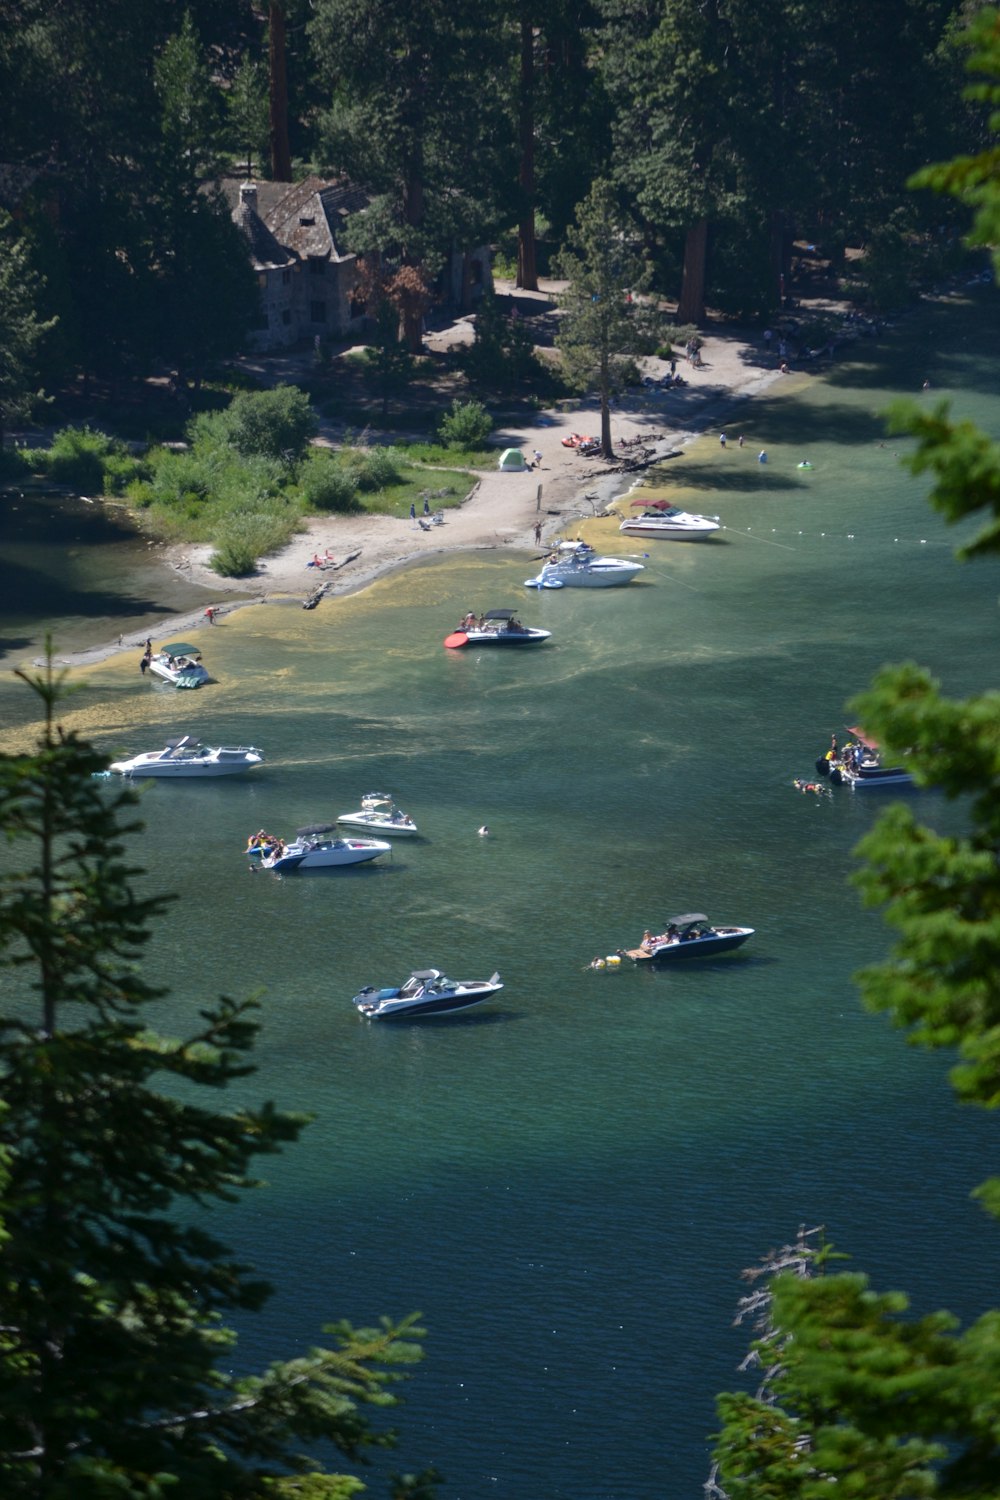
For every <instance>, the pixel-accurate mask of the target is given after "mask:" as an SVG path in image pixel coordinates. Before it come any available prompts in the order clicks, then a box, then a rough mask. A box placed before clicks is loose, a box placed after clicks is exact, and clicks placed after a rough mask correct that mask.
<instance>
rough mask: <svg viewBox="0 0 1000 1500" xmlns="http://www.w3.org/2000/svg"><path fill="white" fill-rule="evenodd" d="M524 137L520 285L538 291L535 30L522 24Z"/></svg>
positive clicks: (520, 121)
mask: <svg viewBox="0 0 1000 1500" xmlns="http://www.w3.org/2000/svg"><path fill="white" fill-rule="evenodd" d="M518 126H519V130H520V137H521V170H520V176H519V182H520V187H521V192H522V194H523V196H524V205H525V207H524V218H523V219H522V220H521V222H520V224H518V226H517V282H516V285H517V286H519V287H521V288H523V290H524V291H526V292H537V291H538V261H537V256H536V254H535V28H534V27H533V26H532V25H531V22H530V21H529V20H527V18H522V21H521V87H520V94H519V100H518Z"/></svg>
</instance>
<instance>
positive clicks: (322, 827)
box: [248, 823, 392, 875]
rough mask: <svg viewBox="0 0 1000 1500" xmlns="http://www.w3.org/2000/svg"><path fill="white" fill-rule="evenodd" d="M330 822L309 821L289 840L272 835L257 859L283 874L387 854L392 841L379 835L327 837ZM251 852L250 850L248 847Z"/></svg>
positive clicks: (361, 861)
mask: <svg viewBox="0 0 1000 1500" xmlns="http://www.w3.org/2000/svg"><path fill="white" fill-rule="evenodd" d="M335 832H336V830H335V828H334V825H333V824H332V823H311V824H310V825H309V827H308V828H299V829H298V830H297V831H296V834H295V837H294V839H292V840H291V842H290V843H287V844H286V843H284V842H283V841H282V840H281V839H276V840H274V841H273V843H271V844H268V845H265V846H263V847H262V848H261V852H260V854H259V855H257V859H258V861H259V864H260V868H261V869H262V870H277V872H278V873H279V875H287V874H289V873H290V872H291V871H292V870H327V869H333V868H334V867H336V866H338V865H360V864H365V863H366V862H367V861H368V860H371V859H378V857H379V855H380V854H391V853H392V845H391V844H387V843H386V842H385V841H384V840H383V839H350V838H349V839H341V838H328V837H327V835H328V834H331V833H335ZM248 852H250V853H251V854H252V853H254V851H253V850H250V851H248Z"/></svg>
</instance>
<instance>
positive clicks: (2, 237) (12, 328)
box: [0, 211, 55, 445]
mask: <svg viewBox="0 0 1000 1500" xmlns="http://www.w3.org/2000/svg"><path fill="white" fill-rule="evenodd" d="M41 292H42V282H41V278H40V277H39V276H37V275H36V273H35V272H34V270H33V269H32V265H31V257H30V254H29V250H28V245H27V243H26V241H25V240H24V238H23V237H22V236H21V235H18V234H16V233H15V231H14V227H13V224H12V222H11V219H10V217H9V215H7V214H5V213H3V212H2V211H0V445H2V443H3V435H4V431H5V430H6V429H7V428H8V427H9V426H10V424H11V422H13V421H16V420H18V419H19V418H24V417H28V416H30V415H31V412H32V411H33V410H34V408H35V407H36V406H37V404H38V402H39V401H41V400H43V399H44V398H43V395H42V392H41V391H40V390H39V389H38V384H37V382H38V355H39V351H40V345H41V343H42V341H43V339H44V338H45V335H46V334H47V333H48V332H49V331H50V329H52V328H53V327H54V326H55V319H54V318H49V319H45V318H42V317H40V316H39V313H38V304H39V300H40V297H41Z"/></svg>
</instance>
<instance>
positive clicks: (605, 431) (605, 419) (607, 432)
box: [600, 353, 615, 458]
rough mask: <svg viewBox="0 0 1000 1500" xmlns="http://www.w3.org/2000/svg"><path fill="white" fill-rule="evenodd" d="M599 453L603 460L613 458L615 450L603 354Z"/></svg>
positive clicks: (606, 363)
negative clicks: (612, 440) (612, 441)
mask: <svg viewBox="0 0 1000 1500" xmlns="http://www.w3.org/2000/svg"><path fill="white" fill-rule="evenodd" d="M600 385H601V453H602V455H603V457H604V458H614V456H615V450H614V448H613V446H612V443H611V372H610V370H609V368H608V357H607V354H606V353H604V354H603V355H602V357H601V380H600Z"/></svg>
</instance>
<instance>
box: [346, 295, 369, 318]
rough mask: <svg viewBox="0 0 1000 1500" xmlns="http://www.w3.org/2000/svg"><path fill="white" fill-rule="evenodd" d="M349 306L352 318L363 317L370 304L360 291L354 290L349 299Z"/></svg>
mask: <svg viewBox="0 0 1000 1500" xmlns="http://www.w3.org/2000/svg"><path fill="white" fill-rule="evenodd" d="M348 306H349V308H350V315H351V317H352V318H363V317H364V315H365V311H366V309H367V306H368V304H367V303H366V301H365V299H364V297H362V295H361V293H360V292H352V293H351V295H350V297H349V299H348Z"/></svg>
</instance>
